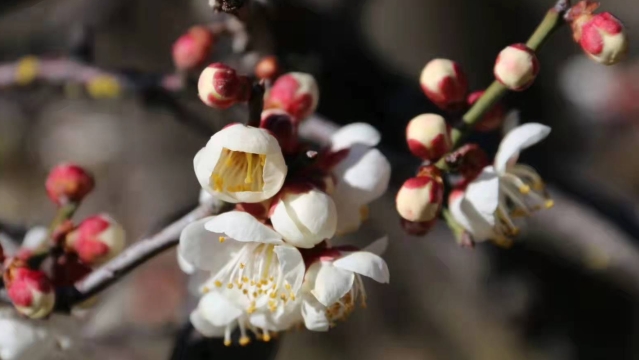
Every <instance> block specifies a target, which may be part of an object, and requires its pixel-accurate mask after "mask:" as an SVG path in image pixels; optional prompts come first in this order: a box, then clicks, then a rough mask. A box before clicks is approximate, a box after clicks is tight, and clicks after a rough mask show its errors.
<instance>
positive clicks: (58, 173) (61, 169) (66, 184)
mask: <svg viewBox="0 0 639 360" xmlns="http://www.w3.org/2000/svg"><path fill="white" fill-rule="evenodd" d="M93 186H94V181H93V176H91V174H89V173H88V172H87V171H86V170H84V169H83V168H81V167H80V166H77V165H74V164H70V163H67V164H60V165H58V166H56V167H54V168H53V169H52V170H51V172H49V176H48V177H47V181H46V183H45V188H46V190H47V194H48V195H49V198H50V199H51V201H53V202H54V203H56V204H58V205H64V204H66V203H68V202H80V201H82V199H84V197H85V196H86V195H87V194H88V193H90V192H91V190H93Z"/></svg>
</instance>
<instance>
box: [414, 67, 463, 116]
mask: <svg viewBox="0 0 639 360" xmlns="http://www.w3.org/2000/svg"><path fill="white" fill-rule="evenodd" d="M419 83H420V84H421V86H422V90H423V91H424V93H425V94H426V96H427V97H428V98H429V99H430V101H432V102H433V103H434V104H435V105H437V106H438V107H440V108H441V109H443V110H447V111H455V110H459V109H461V108H463V107H464V103H465V101H466V94H467V93H468V80H467V78H466V74H464V72H463V71H462V69H461V66H459V64H457V63H456V62H454V61H451V60H447V59H434V60H431V61H430V62H429V63H428V64H426V66H425V67H424V69H423V70H422V73H421V76H420V77H419Z"/></svg>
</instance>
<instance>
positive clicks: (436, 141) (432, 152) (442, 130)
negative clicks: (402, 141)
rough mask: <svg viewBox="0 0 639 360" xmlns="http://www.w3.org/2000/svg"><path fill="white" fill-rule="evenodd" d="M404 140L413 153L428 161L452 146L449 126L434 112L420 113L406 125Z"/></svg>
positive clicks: (433, 159) (441, 154)
mask: <svg viewBox="0 0 639 360" xmlns="http://www.w3.org/2000/svg"><path fill="white" fill-rule="evenodd" d="M406 141H407V142H408V148H409V149H410V151H411V152H412V153H413V155H415V156H417V157H419V158H422V159H424V160H429V161H437V160H438V159H439V158H441V157H442V156H444V154H446V153H447V152H449V151H450V149H451V148H452V146H453V143H452V141H451V138H450V127H449V126H448V124H446V120H445V119H444V118H443V117H441V116H439V115H436V114H422V115H419V116H417V117H415V118H414V119H413V120H411V121H410V122H409V123H408V126H406Z"/></svg>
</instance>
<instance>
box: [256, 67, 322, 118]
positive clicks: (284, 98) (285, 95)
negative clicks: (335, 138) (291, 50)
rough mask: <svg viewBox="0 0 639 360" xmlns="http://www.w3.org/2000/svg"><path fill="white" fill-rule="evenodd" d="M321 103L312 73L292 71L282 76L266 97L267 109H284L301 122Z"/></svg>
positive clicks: (265, 104) (265, 105)
mask: <svg viewBox="0 0 639 360" xmlns="http://www.w3.org/2000/svg"><path fill="white" fill-rule="evenodd" d="M318 103H319V89H318V88H317V82H316V81H315V78H314V77H313V76H312V75H310V74H305V73H299V72H292V73H288V74H284V75H282V76H280V77H279V78H278V79H277V80H276V81H275V83H274V84H273V87H272V88H271V89H270V90H269V91H268V92H267V93H266V96H265V97H264V108H265V109H282V110H284V111H286V112H287V113H289V114H291V116H293V118H294V119H295V121H297V122H301V121H302V120H304V119H305V118H307V117H308V116H309V115H311V114H312V113H313V112H314V111H315V109H316V108H317V104H318Z"/></svg>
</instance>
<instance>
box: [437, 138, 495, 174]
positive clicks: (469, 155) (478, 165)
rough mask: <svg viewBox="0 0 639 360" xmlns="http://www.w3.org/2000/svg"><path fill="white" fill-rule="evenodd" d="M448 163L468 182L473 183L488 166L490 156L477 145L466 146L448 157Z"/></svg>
mask: <svg viewBox="0 0 639 360" xmlns="http://www.w3.org/2000/svg"><path fill="white" fill-rule="evenodd" d="M446 163H447V164H448V166H449V167H450V168H452V169H454V170H455V171H457V172H459V173H460V174H461V175H462V176H463V177H464V179H465V180H466V181H471V180H473V179H474V178H475V177H477V175H479V173H481V171H482V170H483V169H484V168H485V167H486V166H488V163H489V162H488V155H486V152H485V151H484V150H483V149H482V148H481V147H479V145H477V144H466V145H464V146H462V147H460V148H459V149H457V150H455V152H454V153H452V154H451V155H450V156H447V157H446Z"/></svg>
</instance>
